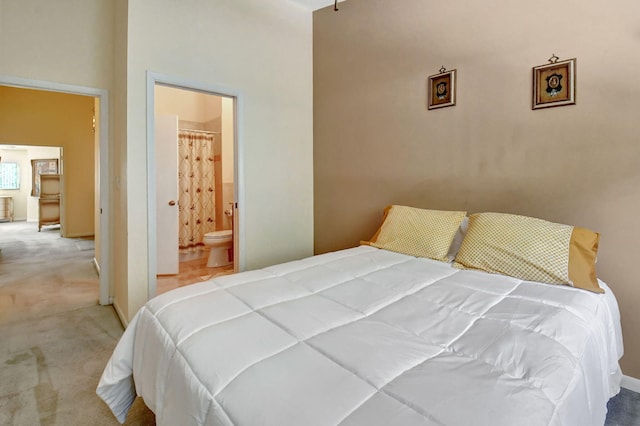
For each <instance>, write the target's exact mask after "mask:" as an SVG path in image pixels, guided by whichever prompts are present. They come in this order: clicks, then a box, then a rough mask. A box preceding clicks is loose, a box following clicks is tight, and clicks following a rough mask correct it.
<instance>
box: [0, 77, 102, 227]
mask: <svg viewBox="0 0 640 426" xmlns="http://www.w3.org/2000/svg"><path fill="white" fill-rule="evenodd" d="M93 102H94V100H93V98H92V97H88V96H78V95H69V94H65V93H54V92H45V91H40V90H31V89H20V88H15V87H7V86H0V143H16V144H21V145H36V146H49V147H51V146H53V147H62V148H63V149H64V168H63V170H64V174H63V175H64V178H63V180H62V182H63V185H64V186H63V194H64V196H63V198H62V199H61V215H62V217H61V222H62V224H63V228H62V236H64V237H80V236H91V235H93V234H94V200H93V197H94V191H95V188H94V167H95V164H94V134H93V129H92V117H93ZM61 167H62V165H61ZM30 168H31V167H30V166H29V169H30Z"/></svg>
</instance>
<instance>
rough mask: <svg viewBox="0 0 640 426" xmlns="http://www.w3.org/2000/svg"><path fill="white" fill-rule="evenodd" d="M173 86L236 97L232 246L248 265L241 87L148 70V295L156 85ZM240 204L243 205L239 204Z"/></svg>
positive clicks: (152, 291)
mask: <svg viewBox="0 0 640 426" xmlns="http://www.w3.org/2000/svg"><path fill="white" fill-rule="evenodd" d="M156 84H158V85H161V86H168V87H173V88H176V89H182V90H190V91H193V92H201V93H205V94H209V95H216V96H223V97H227V98H233V99H234V108H233V109H234V111H233V115H234V116H233V125H234V141H233V161H234V170H233V173H234V176H233V180H234V182H233V186H234V197H235V200H236V203H235V206H234V207H235V208H234V212H233V214H234V216H233V228H234V229H233V248H234V257H233V259H234V261H233V262H234V270H235V271H236V272H240V271H244V269H245V261H246V260H245V249H244V248H245V247H244V235H245V219H244V214H243V208H244V180H243V176H244V157H243V138H242V125H241V116H242V108H243V100H242V99H243V95H242V93H241V92H240V91H238V90H235V89H230V88H228V87H221V86H217V85H214V84H209V83H203V82H200V81H193V80H188V79H184V78H180V77H175V76H170V75H166V74H160V73H157V72H153V71H147V233H148V238H147V244H148V248H147V253H148V256H149V257H148V259H147V264H148V265H149V266H148V275H147V281H148V298H149V299H151V298H152V297H154V296H156V294H157V277H156V275H157V270H158V265H157V247H156V245H157V235H156V224H157V212H156V150H155V86H156ZM239 207H241V208H239Z"/></svg>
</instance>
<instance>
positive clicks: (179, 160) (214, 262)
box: [147, 73, 242, 298]
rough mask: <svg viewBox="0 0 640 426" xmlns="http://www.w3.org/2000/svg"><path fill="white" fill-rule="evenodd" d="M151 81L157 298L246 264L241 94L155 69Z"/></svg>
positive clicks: (153, 285) (152, 262)
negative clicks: (239, 141) (239, 153)
mask: <svg viewBox="0 0 640 426" xmlns="http://www.w3.org/2000/svg"><path fill="white" fill-rule="evenodd" d="M147 82H148V85H147V88H148V92H147V107H148V110H147V118H148V121H147V124H148V127H147V129H148V140H147V147H148V161H149V165H150V167H149V169H148V170H149V171H148V179H149V180H148V182H149V297H150V298H151V297H153V296H154V295H156V294H158V293H162V292H164V291H168V290H170V289H172V288H176V287H179V286H183V285H187V284H192V283H197V282H202V281H204V280H207V279H210V278H212V277H215V276H219V275H224V274H228V273H233V272H235V271H239V270H240V267H241V266H240V264H241V262H240V259H241V255H240V253H242V247H241V245H240V241H241V239H240V238H239V234H240V222H241V215H240V214H239V213H240V211H239V209H238V199H239V196H238V195H239V191H238V187H239V185H238V179H237V176H238V173H237V171H238V170H237V163H238V159H237V155H236V152H237V132H236V129H237V117H236V111H237V96H234V95H229V94H224V93H221V91H218V90H215V89H212V88H210V87H203V86H202V85H201V84H193V83H190V82H183V81H180V82H176V81H175V80H172V79H168V78H167V77H159V76H156V75H153V74H151V73H150V75H149V78H148V80H147ZM150 94H152V95H153V96H150ZM152 171H153V172H152ZM153 207H155V211H152V210H153Z"/></svg>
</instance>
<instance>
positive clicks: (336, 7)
mask: <svg viewBox="0 0 640 426" xmlns="http://www.w3.org/2000/svg"><path fill="white" fill-rule="evenodd" d="M333 10H335V11H336V12H337V11H338V0H335V2H334V3H333Z"/></svg>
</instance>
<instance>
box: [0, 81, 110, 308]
mask: <svg viewBox="0 0 640 426" xmlns="http://www.w3.org/2000/svg"><path fill="white" fill-rule="evenodd" d="M0 85H3V86H12V87H19V88H24V89H36V90H42V91H45V92H58V93H67V94H71V95H81V96H90V97H92V98H97V99H98V102H99V104H100V127H99V129H100V132H99V133H100V134H99V138H100V153H99V155H100V210H101V212H100V224H99V226H100V273H99V276H100V297H99V302H100V304H101V305H110V304H111V303H113V295H112V294H110V293H109V271H110V270H111V258H110V256H109V248H110V247H111V236H110V233H109V228H110V225H111V224H110V214H109V205H110V204H109V198H110V197H109V160H110V159H109V92H108V91H107V90H103V89H97V88H94V87H85V86H76V85H71V84H63V83H55V82H51V81H44V80H33V79H27V78H20V77H11V76H5V75H0ZM105 206H106V207H105ZM103 208H105V209H106V211H105V212H102V209H103ZM105 213H106V214H105ZM94 227H95V224H94Z"/></svg>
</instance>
